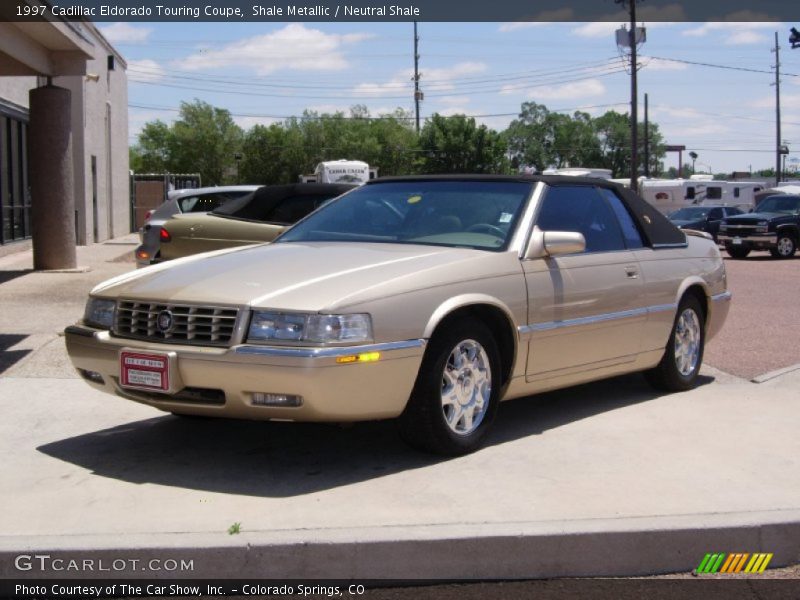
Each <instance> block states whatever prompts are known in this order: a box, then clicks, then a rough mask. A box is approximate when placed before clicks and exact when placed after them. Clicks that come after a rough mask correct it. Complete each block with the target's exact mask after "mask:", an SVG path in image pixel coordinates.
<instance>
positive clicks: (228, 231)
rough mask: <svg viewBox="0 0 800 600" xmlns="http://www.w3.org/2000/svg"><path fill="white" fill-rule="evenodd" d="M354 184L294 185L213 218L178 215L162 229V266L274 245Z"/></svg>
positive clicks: (269, 189)
mask: <svg viewBox="0 0 800 600" xmlns="http://www.w3.org/2000/svg"><path fill="white" fill-rule="evenodd" d="M354 187H356V186H355V185H352V184H326V183H294V184H290V185H272V186H265V187H261V188H258V189H257V190H256V191H254V192H253V193H252V194H248V195H247V196H244V197H242V198H239V199H238V200H235V201H233V202H229V203H227V204H224V205H222V206H220V207H219V208H216V209H214V210H212V211H211V212H209V213H203V214H192V215H187V214H183V215H177V216H176V217H175V218H174V219H170V220H169V221H167V222H166V223H164V224H163V225H162V230H161V260H171V259H173V258H181V257H183V256H189V255H191V254H198V253H199V252H208V251H209V250H219V249H221V248H231V247H233V246H246V245H249V244H258V243H261V242H271V241H272V240H274V239H275V238H276V237H277V236H278V235H279V234H280V233H282V232H283V231H284V230H285V229H286V228H287V227H289V226H291V225H293V224H294V223H296V222H297V221H299V220H300V219H302V218H303V217H305V216H306V215H307V214H308V213H310V212H311V211H313V210H315V209H316V208H318V207H319V206H321V205H322V204H323V203H325V202H327V201H328V200H330V199H331V198H335V197H336V196H340V195H341V194H344V193H345V192H349V191H350V190H352V189H353V188H354Z"/></svg>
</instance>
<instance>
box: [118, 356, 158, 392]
mask: <svg viewBox="0 0 800 600" xmlns="http://www.w3.org/2000/svg"><path fill="white" fill-rule="evenodd" d="M119 361H120V383H121V384H122V386H123V387H128V388H135V389H139V390H155V391H159V392H166V391H168V390H169V357H168V356H166V355H164V354H142V353H140V352H124V351H123V352H121V353H120V355H119Z"/></svg>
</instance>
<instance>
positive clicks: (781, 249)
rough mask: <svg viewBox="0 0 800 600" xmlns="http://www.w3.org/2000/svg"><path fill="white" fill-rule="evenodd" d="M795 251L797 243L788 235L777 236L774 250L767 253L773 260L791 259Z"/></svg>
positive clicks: (780, 234)
mask: <svg viewBox="0 0 800 600" xmlns="http://www.w3.org/2000/svg"><path fill="white" fill-rule="evenodd" d="M796 251H797V242H796V241H795V239H794V238H793V237H792V236H791V235H789V234H788V233H779V234H778V243H777V244H776V245H775V247H774V248H772V249H770V251H769V253H770V254H772V256H773V257H774V258H792V257H793V256H794V253H795V252H796Z"/></svg>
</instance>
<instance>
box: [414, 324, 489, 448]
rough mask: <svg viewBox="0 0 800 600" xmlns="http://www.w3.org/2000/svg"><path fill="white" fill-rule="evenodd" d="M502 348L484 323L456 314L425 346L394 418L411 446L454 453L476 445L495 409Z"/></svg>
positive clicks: (482, 438) (481, 442) (484, 434)
mask: <svg viewBox="0 0 800 600" xmlns="http://www.w3.org/2000/svg"><path fill="white" fill-rule="evenodd" d="M499 395H500V353H499V351H498V349H497V343H496V342H495V340H494V337H493V336H492V334H491V332H490V331H489V329H488V328H487V326H486V325H485V324H484V323H483V322H481V321H478V320H477V319H473V318H458V319H454V320H452V321H450V322H448V323H445V324H444V325H443V326H442V328H441V329H440V330H439V331H437V332H436V333H435V334H434V336H433V338H432V339H431V341H430V343H429V344H428V348H427V350H426V351H425V356H424V357H423V359H422V366H421V367H420V370H419V374H418V375H417V380H416V383H415V384H414V389H413V391H412V392H411V398H410V399H409V401H408V404H407V405H406V409H405V411H403V414H402V415H400V418H399V419H398V429H399V432H400V437H401V438H402V439H403V440H404V441H405V442H406V443H407V444H409V445H410V446H413V447H414V448H417V449H420V450H424V451H427V452H433V453H435V454H442V455H446V456H458V455H462V454H468V453H470V452H474V451H475V450H477V449H478V448H479V447H480V446H481V445H482V444H483V442H484V441H485V438H486V434H487V433H488V431H489V428H490V427H491V424H492V422H493V421H494V417H495V415H496V414H497V407H498V404H499Z"/></svg>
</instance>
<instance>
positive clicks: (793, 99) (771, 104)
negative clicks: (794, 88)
mask: <svg viewBox="0 0 800 600" xmlns="http://www.w3.org/2000/svg"><path fill="white" fill-rule="evenodd" d="M749 104H750V106H752V107H753V108H772V109H774V108H775V94H771V95H769V96H763V97H762V98H759V99H758V100H754V101H752V102H750V103H749ZM794 106H800V94H785V93H781V107H782V108H783V109H784V115H785V114H786V113H785V111H786V109H787V108H788V107H794Z"/></svg>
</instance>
